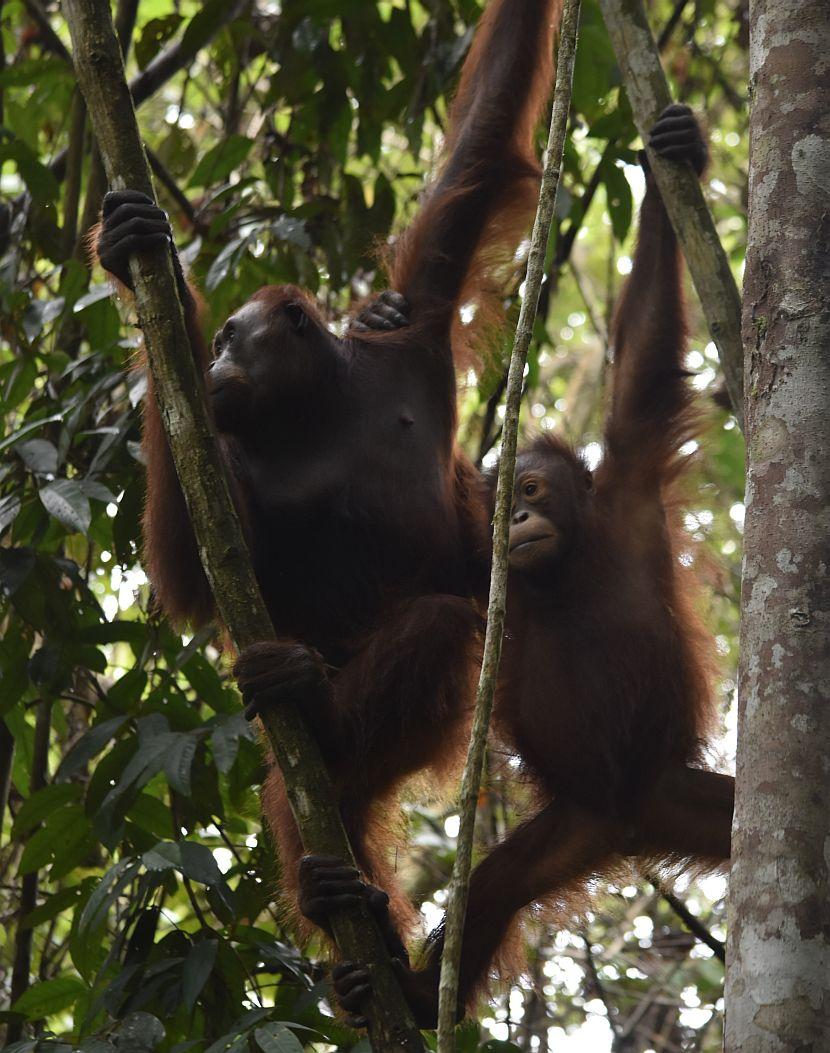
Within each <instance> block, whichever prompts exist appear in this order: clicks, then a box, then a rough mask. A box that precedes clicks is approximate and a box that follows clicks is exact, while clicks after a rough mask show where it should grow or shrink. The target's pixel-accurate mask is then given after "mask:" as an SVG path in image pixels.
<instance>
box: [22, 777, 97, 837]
mask: <svg viewBox="0 0 830 1053" xmlns="http://www.w3.org/2000/svg"><path fill="white" fill-rule="evenodd" d="M82 792H83V790H82V787H81V786H79V785H78V784H77V783H63V784H62V785H52V786H44V787H43V789H42V790H38V791H37V793H34V794H32V796H31V797H30V798H29V799H28V800H27V801H24V802H23V804H22V805H21V808H20V811H19V812H18V813H17V815H16V816H15V819H14V825H13V826H12V837H20V836H21V834H25V833H27V832H28V831H29V830H31V829H32V828H33V827H35V826H37V825H38V824H39V823H42V822H43V820H44V819H46V818H48V817H49V816H50V815H51V814H52V813H53V812H54V811H55V809H56V808H59V807H60V806H61V805H64V804H68V803H69V802H70V801H75V800H78V799H79V798H80V796H81V794H82Z"/></svg>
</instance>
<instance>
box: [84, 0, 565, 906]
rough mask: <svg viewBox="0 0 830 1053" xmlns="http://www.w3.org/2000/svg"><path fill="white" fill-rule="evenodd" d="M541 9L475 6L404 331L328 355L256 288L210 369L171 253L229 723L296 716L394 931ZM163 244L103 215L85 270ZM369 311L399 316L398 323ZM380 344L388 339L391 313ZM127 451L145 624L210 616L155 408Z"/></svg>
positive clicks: (478, 574)
mask: <svg viewBox="0 0 830 1053" xmlns="http://www.w3.org/2000/svg"><path fill="white" fill-rule="evenodd" d="M559 2H560V0H495V2H494V3H493V4H492V5H491V7H490V8H489V9H488V11H487V13H486V15H485V16H484V18H483V20H482V25H481V28H480V30H479V33H478V34H477V38H476V41H475V42H474V44H473V46H472V48H471V51H470V54H469V56H468V58H467V60H466V62H465V65H464V70H463V74H462V78H461V84H460V87H459V90H458V93H457V96H456V100H455V103H454V106H453V108H452V112H451V116H450V121H449V129H448V135H447V146H446V158H445V160H444V163H443V166H442V168H441V170H440V173H439V176H438V179H437V180H436V182H435V184H434V185H433V186H432V188H431V189H430V190H429V191H428V193H427V194H426V197H425V199H424V202H423V205H422V207H421V209H420V211H419V213H418V215H417V217H416V218H415V220H414V222H413V223H412V225H411V226H410V228H409V229H408V230H407V231H405V232H404V234H403V235H402V236H401V237H400V238H399V239H398V242H397V244H396V247H395V249H394V252H393V255H392V259H391V263H390V267H389V277H390V283H391V284H392V285H393V286H394V288H396V289H398V290H400V292H401V293H402V294H403V296H404V297H405V299H406V302H408V305H409V316H410V324H409V325H408V326H406V327H400V328H395V329H394V330H393V331H387V329H386V326H385V325H383V323H378V322H377V320H375V321H372V320H369V322H367V321H366V319H365V318H359V319H358V324H357V325H355V324H353V325H352V326H351V327H350V329H349V330H348V332H347V334H346V336H345V338H344V339H338V338H337V337H335V336H334V335H333V334H332V333H331V332H330V331H329V329H328V327H327V326H326V325H325V324H324V321H323V319H322V317H321V316H320V314H319V311H318V310H317V308H316V307H315V305H314V303H313V301H312V299H311V297H310V296H309V295H308V294H307V293H305V292H304V291H303V290H301V289H298V288H295V287H294V286H284V285H283V286H266V287H265V288H263V289H261V290H260V291H259V292H257V293H256V294H255V295H254V296H253V297H252V298H251V299H250V300H249V301H248V302H247V303H246V304H245V305H244V306H243V307H241V308H240V309H239V310H238V311H237V312H236V313H235V314H233V315H232V316H231V317H230V318H229V319H228V321H227V322H226V323H225V324H224V325H223V326H222V327H221V328H220V329H219V331H218V332H217V334H216V336H215V338H214V341H213V347H212V352H211V351H210V350H209V349H208V347H207V346H206V344H205V342H204V340H203V338H202V333H201V328H200V324H199V306H198V302H197V298H196V295H195V293H194V292H193V291H192V290H191V288H190V286H189V285H188V284H187V283H186V282H185V280H184V278H183V276H182V273H181V267H180V266H179V265H178V258H177V256H176V254H175V249H172V251H173V254H174V261H175V264H176V267H177V273H178V276H179V283H180V289H181V293H182V298H183V303H184V307H185V311H186V318H187V324H188V332H189V334H190V338H191V343H192V345H193V351H194V355H195V356H196V359H197V363H198V364H199V366H200V367H201V368H202V370H203V371H204V373H205V376H206V386H207V393H208V396H209V402H210V406H211V409H212V413H213V417H214V420H215V423H216V426H217V429H218V431H219V434H220V438H221V445H222V449H223V452H224V456H225V461H226V464H227V468H228V474H229V476H230V479H231V484H232V489H233V495H234V499H235V502H236V506H237V508H238V510H239V512H240V516H241V518H242V520H243V524H244V526H245V529H246V534H247V537H248V540H249V544H250V546H251V552H252V557H253V561H254V567H255V570H256V573H257V578H258V580H259V584H260V587H261V589H262V592H263V596H264V599H265V602H266V604H267V606H268V609H269V612H270V614H271V618H272V620H273V623H274V626H275V629H276V631H277V635H278V637H279V639H278V640H276V641H268V642H263V643H261V644H258V645H255V646H254V647H251V648H248V649H246V650H245V651H244V652H243V653H242V654H241V655H240V656H239V659H238V661H237V664H236V673H237V678H238V681H239V685H240V687H241V689H242V692H243V696H244V699H245V701H246V704H247V706H248V712H249V713H251V714H254V713H255V712H256V711H257V710H258V709H261V707H262V706H264V705H277V704H279V703H280V701H281V700H283V699H285V698H291V699H292V700H293V701H294V702H296V703H298V704H299V705H300V706H301V708H302V709H303V710H304V712H305V715H306V717H307V719H308V721H309V723H310V725H311V726H312V727H313V729H314V731H315V732H316V735H317V737H318V739H319V741H320V745H321V748H322V749H323V752H324V755H325V758H326V760H327V762H328V764H329V766H330V768H331V770H332V774H333V776H334V779H335V782H336V785H337V787H338V789H339V792H340V806H341V810H342V813H343V818H344V821H345V822H346V825H347V829H348V832H349V835H350V837H351V839H352V843H353V845H354V847H355V850H356V853H357V857H358V861H359V863H360V866H361V869H362V871H363V873H364V875H365V876H367V877H369V878H370V879H371V880H374V881H377V882H379V883H381V884H383V885H384V886H385V887H390V889H391V890H392V891H393V903H392V911H393V915H394V917H395V918H396V920H397V921H398V923H399V924H400V925H404V926H405V924H406V922H407V920H408V917H409V908H408V904H406V903H405V901H404V899H403V898H402V897H401V896H399V895H397V894H395V892H394V884H393V874H392V872H391V871H390V869H389V867H388V866H387V865H386V859H387V855H388V850H389V849H390V847H391V845H390V837H391V835H390V834H389V833H386V832H384V829H383V817H384V814H385V813H386V812H387V811H388V807H387V806H388V804H389V803H390V801H391V800H392V799H393V798H394V797H395V794H396V790H397V787H398V785H399V784H400V782H401V780H402V779H404V778H405V777H406V776H407V775H409V774H410V773H412V772H414V771H418V770H420V769H423V768H426V767H431V768H433V769H437V770H439V771H440V770H441V769H443V768H447V767H448V766H450V765H453V764H455V762H456V761H457V760H458V759H459V758H460V756H461V755H462V754H463V749H464V738H465V736H464V732H465V729H466V724H467V716H468V712H469V708H470V683H471V675H474V672H475V670H474V658H475V655H476V654H477V651H478V646H479V629H480V624H479V622H480V619H479V616H478V614H477V612H476V610H475V607H474V604H473V602H472V597H474V596H478V595H481V594H482V592H483V591H484V590H485V588H486V576H487V557H486V550H487V543H486V511H485V505H484V500H483V495H482V493H481V487H480V481H479V479H478V476H477V474H476V473H475V471H474V470H473V468H472V465H471V464H470V462H469V461H468V460H467V458H466V457H465V456H464V454H463V453H462V452H461V451H460V450H459V448H458V447H457V446H456V444H455V428H456V391H455V373H454V368H455V366H456V365H457V364H458V362H459V361H463V360H464V357H465V354H466V347H465V343H466V341H465V339H463V335H464V334H465V333H466V334H469V327H467V329H464V327H462V326H460V325H459V323H458V308H459V306H460V304H461V303H462V302H466V301H467V300H470V299H475V300H478V301H479V303H480V304H481V306H480V308H479V312H478V316H477V317H479V318H485V317H486V315H487V312H486V311H485V310H484V307H485V306H486V304H485V303H484V301H486V300H487V293H488V273H489V269H490V268H491V266H492V264H493V263H494V262H498V261H499V260H500V259H501V260H506V261H509V260H510V259H511V257H512V254H513V252H514V250H515V247H516V244H517V242H518V240H519V238H520V237H521V235H522V234H523V233H524V231H525V230H526V228H527V226H528V224H529V221H530V220H531V219H532V216H533V209H534V205H535V198H536V188H537V185H538V183H537V180H538V165H537V163H536V159H535V154H534V143H533V131H534V128H535V124H536V121H537V118H538V116H539V112H540V110H541V108H542V106H543V105H544V102H545V99H546V97H547V95H548V92H549V88H550V83H551V53H552V38H553V32H554V28H555V24H556V23H557V22H558V18H559ZM167 238H170V228H169V225H168V223H167V219H166V217H165V216H164V214H163V213H162V212H161V211H160V210H159V209H157V208H156V207H155V206H154V205H153V204H152V203H151V202H149V201H148V200H147V199H146V198H142V197H141V196H140V195H137V194H136V193H135V192H132V191H123V192H118V193H114V194H110V195H108V197H107V199H106V202H105V206H104V215H103V226H102V230H101V234H100V239H99V242H98V249H99V256H100V258H101V262H102V263H103V265H104V266H105V267H106V268H108V269H109V270H110V271H111V272H112V273H114V274H115V275H116V276H117V277H119V278H120V279H121V280H122V281H125V282H126V283H127V284H129V266H128V264H129V259H130V256H131V255H132V254H134V253H137V252H140V251H141V250H142V249H143V248H146V247H149V246H150V245H153V244H155V243H156V242H157V241H158V240H159V239H167ZM171 244H172V242H171ZM386 306H387V307H391V308H392V309H393V310H395V311H397V310H398V309H399V308H400V306H402V302H397V301H394V299H392V300H387V303H386ZM375 313H377V312H375ZM380 314H381V317H384V315H383V311H382V310H381V311H380ZM385 321H386V322H388V323H390V324H391V325H392V326H398V324H399V319H397V318H396V317H394V316H392V315H388V313H387V315H386V316H385ZM361 323H362V324H361ZM367 324H368V325H370V326H372V327H374V328H369V329H367V328H366V325H367ZM378 324H380V325H381V329H380V330H378V329H377V328H376V326H377V325H378ZM144 450H145V455H146V459H147V507H146V512H145V516H144V552H145V562H146V565H147V569H148V572H149V575H150V578H151V581H152V583H153V587H154V590H155V594H156V597H157V600H158V602H159V604H160V605H161V607H162V608H163V609H164V611H165V612H166V613H167V614H168V615H169V616H170V617H171V618H173V619H176V620H180V621H181V620H188V621H190V622H191V623H193V624H199V623H202V622H204V621H206V620H208V619H210V617H211V616H212V614H213V611H214V605H213V601H212V597H211V595H210V591H209V589H208V586H207V582H206V580H205V577H204V574H203V572H202V568H201V565H200V563H199V559H198V553H197V550H196V545H195V542H194V538H193V534H192V530H191V526H190V522H189V520H188V516H187V512H186V509H185V505H184V501H183V497H182V494H181V491H180V488H179V484H178V481H177V479H176V474H175V470H174V467H173V463H172V460H171V457H170V454H169V450H168V447H167V442H166V439H165V435H164V431H163V429H162V424H161V420H160V418H159V414H158V410H157V408H156V405H155V400H154V399H153V397H152V392H150V394H149V397H148V399H147V403H146V407H145V419H144ZM264 809H265V813H266V816H267V818H268V821H269V824H270V826H271V828H272V830H273V831H274V833H275V835H276V838H277V840H278V842H279V847H280V855H281V858H282V864H283V865H282V872H283V881H284V884H285V885H286V886H287V887H288V888H289V889H290V890H291V891H294V892H296V881H297V862H298V859H299V856H300V854H301V846H300V842H299V837H298V834H297V831H296V829H295V826H294V823H293V820H292V819H291V817H290V814H289V811H288V807H287V803H286V800H285V794H284V791H283V788H282V785H281V782H280V779H279V776H278V773H277V772H276V771H274V772H272V773H271V775H270V776H269V779H268V783H267V785H266V787H265V791H264ZM338 880H339V879H338ZM338 880H335V881H334V882H333V884H334V885H335V886H336V885H338ZM325 884H327V885H331V884H332V882H327V883H325ZM327 891H328V892H331V893H332V894H335V893H336V891H337V889H336V888H335V889H332V888H327ZM360 894H366V893H365V891H363V889H362V886H361V891H360ZM369 895H370V896H371V895H372V893H371V892H370V893H369ZM321 902H323V901H322V900H321V899H320V897H319V896H314V895H311V896H307V897H306V898H305V904H306V905H308V904H312V906H311V907H310V908H309V911H308V913H310V914H311V915H312V918H313V920H314V921H315V922H318V923H319V924H323V925H325V913H324V912H320V911H318V912H315V910H314V907H313V904H314V903H317V904H320V903H321Z"/></svg>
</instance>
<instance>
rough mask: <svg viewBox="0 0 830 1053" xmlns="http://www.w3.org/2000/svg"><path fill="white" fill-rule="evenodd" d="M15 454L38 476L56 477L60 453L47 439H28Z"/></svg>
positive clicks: (20, 444) (15, 450)
mask: <svg viewBox="0 0 830 1053" xmlns="http://www.w3.org/2000/svg"><path fill="white" fill-rule="evenodd" d="M14 452H15V453H16V454H17V455H18V457H19V458H20V459H21V460H22V461H23V463H24V464H25V465H26V467H27V468H28V469H29V471H30V472H34V473H35V474H37V475H54V474H55V472H56V471H57V470H58V451H57V449H56V448H55V446H54V445H53V443H51V442H49V441H48V440H47V439H26V440H25V441H24V442H19V443H18V444H17V446H15V448H14Z"/></svg>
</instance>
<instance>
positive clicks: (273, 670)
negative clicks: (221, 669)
mask: <svg viewBox="0 0 830 1053" xmlns="http://www.w3.org/2000/svg"><path fill="white" fill-rule="evenodd" d="M233 673H234V676H235V677H236V681H237V685H238V687H239V690H240V692H241V693H242V701H243V703H244V704H245V716H246V717H247V719H248V720H253V719H254V717H256V716H259V713H260V712H261V710H262V708H263V707H264V706H268V705H279V704H280V703H282V702H286V701H296V702H298V703H303V704H308V703H310V704H312V705H313V704H315V703H316V702H318V701H323V700H324V699H325V698H327V697H328V695H329V693H330V691H331V687H330V684H329V680H328V677H327V676H326V670H325V666H324V665H323V660H322V658H321V657H320V655H319V653H318V652H317V651H315V650H314V649H313V648H311V647H306V646H305V645H304V644H300V643H293V642H285V641H280V640H272V641H266V642H264V643H259V644H252V645H251V646H250V647H246V648H245V650H244V651H242V653H241V654H240V655H239V658H237V660H236V664H235V665H234V667H233Z"/></svg>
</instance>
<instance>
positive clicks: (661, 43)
mask: <svg viewBox="0 0 830 1053" xmlns="http://www.w3.org/2000/svg"><path fill="white" fill-rule="evenodd" d="M688 3H689V0H677V3H676V4H675V5H674V10H673V11H672V13H671V14H670V15H669V17H668V19H667V21H666V24H665V25H664V26H663V28H662V29H661V30H660V36H659V37H658V38H657V50H658V51H663V50H664V49H665V47H666V45H667V44H668V42H669V40H670V39H671V35H672V33H673V32H674V30H675V28H676V26H677V23H678V22H679V21H680V19H681V18H682V17H683V12H684V11H685V10H686V6H687V4H688Z"/></svg>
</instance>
